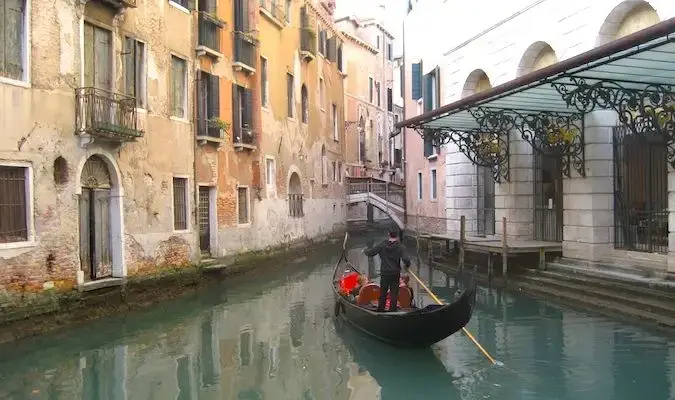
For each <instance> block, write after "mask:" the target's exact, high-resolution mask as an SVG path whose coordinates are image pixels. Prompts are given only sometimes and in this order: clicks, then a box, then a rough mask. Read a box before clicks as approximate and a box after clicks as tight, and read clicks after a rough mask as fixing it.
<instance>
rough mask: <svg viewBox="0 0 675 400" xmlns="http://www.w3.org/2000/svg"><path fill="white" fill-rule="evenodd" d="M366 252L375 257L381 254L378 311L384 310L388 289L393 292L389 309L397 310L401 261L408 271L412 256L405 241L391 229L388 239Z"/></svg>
mask: <svg viewBox="0 0 675 400" xmlns="http://www.w3.org/2000/svg"><path fill="white" fill-rule="evenodd" d="M364 253H366V255H367V256H368V257H373V256H375V255H376V254H379V255H380V298H379V301H378V304H377V311H378V312H384V307H385V304H386V302H387V292H388V291H389V292H390V293H391V295H390V300H391V301H390V305H389V311H392V312H395V311H397V309H398V304H397V301H398V290H399V280H400V279H401V261H403V264H404V265H405V272H406V273H407V271H408V268H410V258H409V257H408V255H407V254H406V250H405V246H403V243H401V241H400V240H399V238H398V232H397V231H393V230H392V231H390V232H389V238H388V239H387V240H384V241H382V242H381V243H379V244H378V245H376V246H375V247H373V248H372V249H365V250H364Z"/></svg>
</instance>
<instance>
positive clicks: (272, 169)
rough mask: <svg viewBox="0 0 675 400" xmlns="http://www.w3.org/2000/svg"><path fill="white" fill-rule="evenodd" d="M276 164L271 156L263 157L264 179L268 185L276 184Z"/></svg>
mask: <svg viewBox="0 0 675 400" xmlns="http://www.w3.org/2000/svg"><path fill="white" fill-rule="evenodd" d="M276 172H277V171H276V166H275V165H274V159H273V158H267V159H265V179H266V183H267V186H268V187H274V186H276V184H277V176H276Z"/></svg>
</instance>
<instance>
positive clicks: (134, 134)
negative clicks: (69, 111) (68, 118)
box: [75, 87, 143, 141]
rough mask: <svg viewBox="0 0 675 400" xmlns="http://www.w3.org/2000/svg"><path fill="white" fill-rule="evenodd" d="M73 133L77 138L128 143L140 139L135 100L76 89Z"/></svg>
mask: <svg viewBox="0 0 675 400" xmlns="http://www.w3.org/2000/svg"><path fill="white" fill-rule="evenodd" d="M75 100H76V109H75V131H76V133H77V134H78V135H82V134H87V135H91V136H96V137H101V138H106V139H109V140H117V141H129V140H134V139H136V138H139V137H142V136H143V131H141V130H140V129H138V120H137V116H136V99H135V98H134V97H131V96H126V95H123V94H119V93H114V92H110V91H107V90H103V89H97V88H93V87H85V88H77V89H75Z"/></svg>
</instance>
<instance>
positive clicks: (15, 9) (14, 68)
mask: <svg viewBox="0 0 675 400" xmlns="http://www.w3.org/2000/svg"><path fill="white" fill-rule="evenodd" d="M3 8H4V9H3ZM26 33H27V27H26V4H25V0H3V2H2V5H0V38H1V39H0V43H1V45H0V76H2V77H5V78H9V79H15V80H25V79H26V78H27V72H28V68H27V63H26V55H27V54H28V51H30V50H29V49H28V46H27V45H28V41H27V40H26V37H27V35H26Z"/></svg>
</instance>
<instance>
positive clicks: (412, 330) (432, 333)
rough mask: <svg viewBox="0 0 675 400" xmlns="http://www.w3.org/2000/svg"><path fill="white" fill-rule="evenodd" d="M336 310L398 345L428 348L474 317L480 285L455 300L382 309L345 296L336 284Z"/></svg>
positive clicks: (341, 316)
mask: <svg viewBox="0 0 675 400" xmlns="http://www.w3.org/2000/svg"><path fill="white" fill-rule="evenodd" d="M333 292H334V294H335V302H336V304H335V312H336V314H337V316H338V317H339V318H344V319H346V320H347V321H348V322H350V323H351V324H352V325H354V326H355V327H356V328H358V329H360V330H361V331H363V332H365V333H367V334H369V335H371V336H373V337H375V338H377V339H379V340H381V341H383V342H386V343H389V344H391V345H393V346H397V347H412V348H424V347H428V346H431V345H432V344H434V343H436V342H439V341H441V340H443V339H445V338H447V337H448V336H450V335H452V334H453V333H455V332H457V331H459V330H460V329H462V328H463V327H464V326H466V324H467V323H469V320H471V316H472V314H473V308H474V304H475V301H476V288H475V286H472V287H470V288H469V289H468V290H466V291H465V292H464V293H463V294H462V295H461V297H460V298H459V299H458V300H457V301H455V302H454V303H451V304H446V305H442V306H441V305H429V306H427V307H425V308H422V309H414V310H404V311H397V312H384V313H378V312H376V311H373V310H371V309H368V308H364V307H361V306H358V305H356V304H354V303H352V302H350V301H349V300H347V299H346V298H345V297H343V296H341V295H340V294H339V292H338V291H337V289H336V287H335V286H333Z"/></svg>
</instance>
